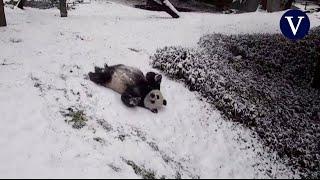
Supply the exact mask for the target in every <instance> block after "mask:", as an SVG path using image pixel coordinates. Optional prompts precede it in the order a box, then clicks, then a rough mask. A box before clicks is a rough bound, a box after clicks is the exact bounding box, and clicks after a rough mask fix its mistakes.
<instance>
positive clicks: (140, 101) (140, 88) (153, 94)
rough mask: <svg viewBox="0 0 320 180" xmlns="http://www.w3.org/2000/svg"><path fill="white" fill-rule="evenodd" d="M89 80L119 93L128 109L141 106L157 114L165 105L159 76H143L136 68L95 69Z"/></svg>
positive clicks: (113, 67)
mask: <svg viewBox="0 0 320 180" xmlns="http://www.w3.org/2000/svg"><path fill="white" fill-rule="evenodd" d="M89 78H90V80H91V81H93V82H95V83H96V84H99V85H102V86H105V87H107V88H110V89H112V90H114V91H116V92H118V93H120V94H121V100H122V102H123V103H124V104H125V105H127V106H128V107H134V106H141V107H145V108H147V109H149V110H151V111H152V112H154V113H157V112H158V109H160V108H161V107H162V106H163V105H167V101H166V100H165V99H164V98H163V96H162V93H161V92H160V84H161V80H162V76H161V75H160V74H157V73H154V72H148V73H147V74H146V76H144V75H143V73H142V72H141V71H140V70H139V69H137V68H134V67H130V66H125V65H122V64H119V65H114V66H108V65H105V67H104V68H99V67H95V72H90V73H89Z"/></svg>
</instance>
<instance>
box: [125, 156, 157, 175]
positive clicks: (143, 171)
mask: <svg viewBox="0 0 320 180" xmlns="http://www.w3.org/2000/svg"><path fill="white" fill-rule="evenodd" d="M124 161H125V162H126V163H127V164H128V165H129V166H131V167H132V169H133V170H134V172H135V173H136V174H137V175H138V176H141V177H142V178H143V179H156V173H155V172H154V171H152V170H150V169H148V170H147V169H145V168H144V167H142V166H138V165H137V164H136V163H135V162H133V161H129V160H124Z"/></svg>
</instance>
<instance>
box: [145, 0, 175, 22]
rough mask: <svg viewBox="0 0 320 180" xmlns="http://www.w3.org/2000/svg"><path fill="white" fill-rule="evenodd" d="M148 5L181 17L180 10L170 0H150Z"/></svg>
mask: <svg viewBox="0 0 320 180" xmlns="http://www.w3.org/2000/svg"><path fill="white" fill-rule="evenodd" d="M147 6H150V7H152V9H154V10H157V11H159V10H160V11H165V12H167V13H168V14H170V16H172V17H173V18H179V17H180V16H179V12H178V10H177V9H176V8H175V7H174V6H173V5H172V4H171V3H170V1H169V0H148V1H147Z"/></svg>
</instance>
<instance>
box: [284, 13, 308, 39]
mask: <svg viewBox="0 0 320 180" xmlns="http://www.w3.org/2000/svg"><path fill="white" fill-rule="evenodd" d="M285 18H286V19H287V20H288V22H289V25H290V28H291V30H292V33H293V35H296V34H297V32H298V29H299V27H300V24H301V21H302V19H304V16H298V18H299V22H298V24H297V26H296V27H294V25H293V22H292V18H293V16H286V17H285Z"/></svg>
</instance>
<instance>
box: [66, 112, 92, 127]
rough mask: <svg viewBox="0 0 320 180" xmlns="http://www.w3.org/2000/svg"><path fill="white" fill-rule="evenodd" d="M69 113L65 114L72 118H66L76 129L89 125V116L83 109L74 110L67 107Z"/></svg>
mask: <svg viewBox="0 0 320 180" xmlns="http://www.w3.org/2000/svg"><path fill="white" fill-rule="evenodd" d="M67 111H68V112H67V113H65V114H64V116H65V117H68V118H69V119H70V120H66V122H67V123H68V124H70V123H71V124H72V128H74V129H82V128H83V127H84V126H86V125H87V123H86V122H87V121H88V119H87V117H86V115H85V113H84V111H83V110H74V109H72V108H68V109H67Z"/></svg>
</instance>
